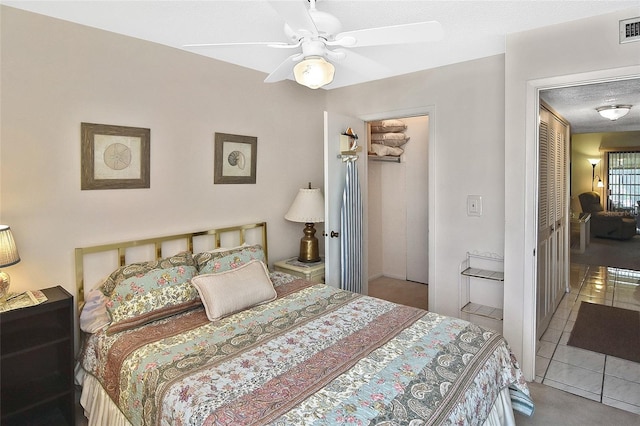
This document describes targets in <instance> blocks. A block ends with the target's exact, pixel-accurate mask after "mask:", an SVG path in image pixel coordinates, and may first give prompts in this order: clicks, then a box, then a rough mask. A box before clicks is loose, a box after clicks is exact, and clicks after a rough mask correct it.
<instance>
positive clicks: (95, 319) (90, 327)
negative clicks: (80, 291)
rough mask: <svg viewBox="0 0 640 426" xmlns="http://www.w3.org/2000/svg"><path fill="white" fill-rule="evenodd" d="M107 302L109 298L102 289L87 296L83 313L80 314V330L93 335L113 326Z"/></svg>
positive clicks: (94, 290) (95, 290) (92, 291)
mask: <svg viewBox="0 0 640 426" xmlns="http://www.w3.org/2000/svg"><path fill="white" fill-rule="evenodd" d="M107 301H108V299H107V296H105V295H104V294H103V293H102V291H100V289H97V288H96V289H93V290H91V291H90V292H89V294H87V297H86V299H85V304H84V306H83V307H82V312H80V329H81V330H82V331H84V332H85V333H91V334H93V333H97V332H98V331H100V330H102V329H103V328H105V327H106V326H108V325H109V324H111V317H110V316H109V313H108V312H107Z"/></svg>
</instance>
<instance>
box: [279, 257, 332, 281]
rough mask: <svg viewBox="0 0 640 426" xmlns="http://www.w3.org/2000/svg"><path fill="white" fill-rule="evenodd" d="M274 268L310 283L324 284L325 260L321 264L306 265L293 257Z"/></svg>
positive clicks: (280, 262)
mask: <svg viewBox="0 0 640 426" xmlns="http://www.w3.org/2000/svg"><path fill="white" fill-rule="evenodd" d="M273 267H274V269H275V270H276V271H279V272H286V273H287V274H291V275H295V276H296V277H300V278H304V279H306V280H309V281H313V282H316V283H323V282H324V259H322V260H320V261H319V262H313V263H304V262H300V261H299V260H298V258H297V257H291V258H289V259H285V260H281V261H279V262H276V263H274V264H273Z"/></svg>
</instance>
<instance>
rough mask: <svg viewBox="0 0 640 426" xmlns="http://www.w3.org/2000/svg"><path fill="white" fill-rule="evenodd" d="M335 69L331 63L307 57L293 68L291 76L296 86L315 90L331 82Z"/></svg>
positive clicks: (315, 57)
mask: <svg viewBox="0 0 640 426" xmlns="http://www.w3.org/2000/svg"><path fill="white" fill-rule="evenodd" d="M335 71H336V69H335V67H334V66H333V64H332V63H331V62H327V61H326V60H325V59H324V58H322V57H320V56H309V57H306V58H304V59H303V60H302V61H300V62H298V63H297V64H296V66H295V67H293V75H294V77H295V78H296V81H297V82H298V84H302V85H303V86H307V87H308V88H310V89H317V88H319V87H322V86H324V85H326V84H329V83H331V82H332V81H333V75H334V73H335Z"/></svg>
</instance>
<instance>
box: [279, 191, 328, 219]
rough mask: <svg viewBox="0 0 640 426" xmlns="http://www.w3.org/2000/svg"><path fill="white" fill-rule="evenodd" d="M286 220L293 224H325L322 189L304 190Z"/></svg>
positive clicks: (297, 196)
mask: <svg viewBox="0 0 640 426" xmlns="http://www.w3.org/2000/svg"><path fill="white" fill-rule="evenodd" d="M284 218H285V219H287V220H290V221H292V222H302V223H318V222H324V197H323V196H322V192H321V191H320V188H309V189H307V188H302V189H300V190H299V191H298V195H296V198H295V200H293V204H291V207H290V208H289V211H288V212H287V214H285V215H284Z"/></svg>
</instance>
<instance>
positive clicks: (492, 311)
mask: <svg viewBox="0 0 640 426" xmlns="http://www.w3.org/2000/svg"><path fill="white" fill-rule="evenodd" d="M461 311H462V312H465V313H467V314H473V315H479V316H481V317H487V318H491V319H494V320H498V321H502V318H503V310H502V309H500V308H494V307H493V306H486V305H481V304H479V303H473V302H469V303H467V304H466V305H464V306H463V307H462V309H461Z"/></svg>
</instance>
